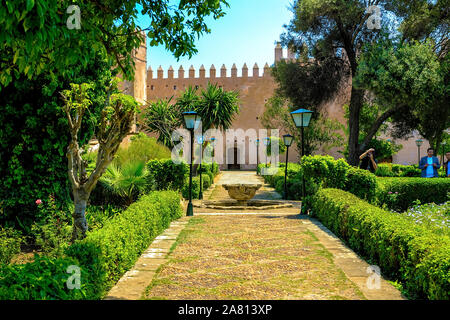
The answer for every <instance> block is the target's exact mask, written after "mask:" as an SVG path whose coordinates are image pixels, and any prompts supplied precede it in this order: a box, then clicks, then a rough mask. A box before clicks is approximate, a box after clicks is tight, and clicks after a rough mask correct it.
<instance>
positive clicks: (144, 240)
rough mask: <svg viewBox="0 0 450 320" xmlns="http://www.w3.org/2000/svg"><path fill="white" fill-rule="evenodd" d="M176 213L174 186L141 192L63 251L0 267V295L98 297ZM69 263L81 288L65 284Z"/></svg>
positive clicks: (43, 297)
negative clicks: (59, 254) (78, 274)
mask: <svg viewBox="0 0 450 320" xmlns="http://www.w3.org/2000/svg"><path fill="white" fill-rule="evenodd" d="M181 216H182V209H181V205H180V198H179V195H178V194H177V193H176V192H173V191H165V192H154V193H151V194H149V195H146V196H143V197H142V198H141V199H140V200H139V201H137V202H135V203H134V204H132V205H131V206H130V207H129V208H128V209H127V210H125V211H124V212H123V213H122V214H120V215H118V216H116V217H114V218H113V219H111V220H109V221H107V222H106V223H105V226H104V227H103V228H101V229H97V230H94V231H93V232H89V233H88V237H87V238H86V239H84V240H82V241H77V242H75V243H74V244H73V245H72V246H70V247H68V248H67V249H66V250H65V254H66V255H65V256H64V257H61V258H56V259H51V258H48V257H45V256H42V257H40V256H36V257H35V261H34V262H32V263H27V264H24V265H14V266H7V267H2V268H1V269H0V299H24V300H42V299H45V300H49V299H65V300H78V299H90V300H92V299H101V298H103V297H104V295H105V294H106V293H107V292H108V290H109V289H110V288H111V286H112V285H114V284H115V283H116V282H117V280H118V279H119V278H120V277H121V276H122V274H123V273H125V272H126V271H127V270H128V269H130V268H131V267H132V266H133V265H134V263H135V261H136V260H137V258H138V257H139V256H140V255H141V254H142V252H143V251H144V250H145V249H146V248H147V247H148V246H149V245H150V243H151V242H152V241H153V239H154V238H155V237H156V236H157V235H158V234H160V233H161V232H162V231H163V230H164V229H166V228H167V227H168V226H169V224H170V222H171V221H173V220H175V219H178V218H180V217H181ZM70 265H75V266H78V267H80V268H81V289H74V290H69V289H68V288H67V285H66V282H67V280H68V278H69V276H70V274H68V273H67V268H68V267H69V266H70Z"/></svg>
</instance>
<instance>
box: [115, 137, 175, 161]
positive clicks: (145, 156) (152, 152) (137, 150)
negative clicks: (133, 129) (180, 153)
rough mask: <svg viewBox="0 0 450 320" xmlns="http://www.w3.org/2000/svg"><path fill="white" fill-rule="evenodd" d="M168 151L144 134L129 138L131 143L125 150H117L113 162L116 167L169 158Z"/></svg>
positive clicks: (169, 153)
mask: <svg viewBox="0 0 450 320" xmlns="http://www.w3.org/2000/svg"><path fill="white" fill-rule="evenodd" d="M170 155H171V152H170V150H169V149H168V148H167V147H165V146H163V145H161V144H159V143H157V142H156V139H155V138H153V137H148V136H147V135H146V134H145V133H139V134H138V135H137V136H133V137H131V143H130V144H129V145H128V147H126V148H122V147H121V148H119V150H118V151H117V154H116V157H115V158H114V160H113V162H112V163H114V164H116V165H117V166H122V165H123V164H124V163H127V162H133V161H143V162H145V163H147V162H148V161H150V160H154V159H156V160H158V159H166V158H170Z"/></svg>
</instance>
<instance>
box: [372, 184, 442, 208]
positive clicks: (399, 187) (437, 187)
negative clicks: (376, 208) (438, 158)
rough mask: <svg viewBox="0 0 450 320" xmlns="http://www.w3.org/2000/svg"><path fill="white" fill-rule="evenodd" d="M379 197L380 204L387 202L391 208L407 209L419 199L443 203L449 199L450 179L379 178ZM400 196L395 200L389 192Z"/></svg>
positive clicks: (423, 201)
mask: <svg viewBox="0 0 450 320" xmlns="http://www.w3.org/2000/svg"><path fill="white" fill-rule="evenodd" d="M377 180H378V190H377V198H378V202H379V204H380V205H382V204H387V205H388V208H389V209H392V210H395V211H405V210H406V209H408V208H409V207H411V205H412V204H413V203H414V201H416V200H419V201H420V202H421V203H431V202H434V203H437V204H441V203H444V202H446V201H447V200H448V195H447V192H448V190H450V179H447V178H432V179H426V178H378V179H377ZM389 192H391V194H392V193H394V194H395V192H398V196H397V197H396V199H395V201H393V200H392V196H391V194H390V193H389Z"/></svg>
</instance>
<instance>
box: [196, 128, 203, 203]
mask: <svg viewBox="0 0 450 320" xmlns="http://www.w3.org/2000/svg"><path fill="white" fill-rule="evenodd" d="M203 142H204V137H203V136H199V137H197V143H198V144H199V145H200V167H199V171H200V192H199V193H198V198H199V199H200V200H202V199H203V184H202V157H203Z"/></svg>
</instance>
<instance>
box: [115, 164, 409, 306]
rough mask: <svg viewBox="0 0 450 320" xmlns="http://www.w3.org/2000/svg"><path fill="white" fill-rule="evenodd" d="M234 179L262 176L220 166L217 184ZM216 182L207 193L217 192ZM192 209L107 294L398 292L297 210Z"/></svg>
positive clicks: (354, 295)
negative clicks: (238, 210)
mask: <svg viewBox="0 0 450 320" xmlns="http://www.w3.org/2000/svg"><path fill="white" fill-rule="evenodd" d="M240 179H245V181H252V180H251V179H258V180H259V179H261V178H260V177H257V176H256V175H255V174H254V173H252V174H249V173H247V172H223V173H222V176H221V177H220V179H218V181H216V188H221V187H220V184H222V183H224V181H225V182H226V183H230V182H229V181H236V180H240ZM242 181H243V180H240V181H239V183H243V182H242ZM252 183H253V182H252ZM216 188H215V189H213V191H212V192H211V191H210V192H209V195H208V197H209V198H210V199H212V200H214V199H215V198H216V196H217V195H220V196H223V194H222V193H220V192H217V189H216ZM267 188H268V189H267V190H260V194H262V195H263V197H264V193H265V192H269V194H270V193H273V192H274V191H273V190H271V189H270V188H269V187H267ZM194 215H195V216H194V217H190V218H189V217H184V218H182V219H181V220H180V221H179V222H175V223H174V225H173V227H171V229H169V230H168V231H167V232H166V234H167V235H166V236H164V235H163V237H160V238H159V239H158V240H157V241H156V242H155V243H153V244H152V246H151V247H150V248H149V250H147V252H146V253H145V254H144V255H143V256H142V257H141V258H140V260H139V261H138V263H137V264H136V266H135V268H134V269H133V270H130V271H129V272H128V274H127V275H126V276H125V277H124V278H122V280H121V281H120V282H119V284H118V286H116V287H115V288H114V289H113V290H111V292H110V294H109V297H108V299H139V298H144V299H194V300H206V299H212V300H221V299H252V300H253V299H254V300H258V299H284V300H293V299H295V300H298V299H299V300H301V299H312V300H321V299H351V300H359V299H376V300H385V299H386V300H391V299H394V300H395V299H402V298H403V297H402V296H401V294H400V292H399V291H398V290H397V289H395V288H394V287H393V286H392V285H391V284H389V283H388V282H387V281H385V280H384V279H382V278H377V276H376V275H374V274H373V273H371V272H370V267H369V265H368V264H367V263H366V262H364V261H363V260H361V259H360V258H359V257H358V256H357V255H356V254H355V253H354V252H353V251H352V250H350V249H348V248H347V247H346V246H345V245H344V244H343V243H342V242H341V241H340V240H339V239H338V238H337V237H336V236H334V235H333V234H332V233H331V232H330V231H328V229H326V228H325V227H324V226H323V225H322V224H321V223H320V222H318V221H317V220H315V219H311V218H310V217H308V216H304V215H299V214H298V211H297V212H295V211H291V212H289V211H288V212H269V213H264V214H261V213H256V214H251V213H250V214H249V213H245V214H243V213H240V214H239V213H234V214H229V213H228V212H216V213H215V214H213V215H211V214H209V215H205V214H202V213H201V212H198V211H196V210H194ZM169 249H170V250H169ZM152 259H153V260H152ZM378 280H379V281H378Z"/></svg>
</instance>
